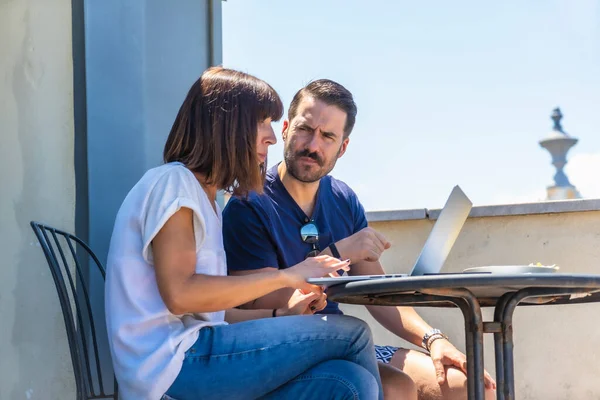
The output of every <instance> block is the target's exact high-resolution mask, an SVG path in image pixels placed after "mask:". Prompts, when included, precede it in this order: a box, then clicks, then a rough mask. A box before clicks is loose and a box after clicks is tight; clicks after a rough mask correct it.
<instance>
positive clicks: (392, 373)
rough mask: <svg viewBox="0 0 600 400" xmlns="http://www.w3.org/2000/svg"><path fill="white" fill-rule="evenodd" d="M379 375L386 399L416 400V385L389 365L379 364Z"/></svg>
mask: <svg viewBox="0 0 600 400" xmlns="http://www.w3.org/2000/svg"><path fill="white" fill-rule="evenodd" d="M379 373H380V375H381V383H382V385H383V395H384V398H386V399H403V400H404V399H407V400H413V399H414V400H416V399H417V385H416V384H415V382H414V381H413V380H412V379H411V378H410V377H409V376H408V375H407V374H405V373H404V372H402V371H400V370H399V369H398V368H395V367H393V366H391V365H389V364H383V363H379Z"/></svg>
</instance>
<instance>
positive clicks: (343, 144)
mask: <svg viewBox="0 0 600 400" xmlns="http://www.w3.org/2000/svg"><path fill="white" fill-rule="evenodd" d="M348 143H350V138H349V137H347V138H346V139H344V140H343V141H342V147H340V153H339V154H338V158H340V157H342V156H343V155H344V153H345V152H346V149H347V148H348Z"/></svg>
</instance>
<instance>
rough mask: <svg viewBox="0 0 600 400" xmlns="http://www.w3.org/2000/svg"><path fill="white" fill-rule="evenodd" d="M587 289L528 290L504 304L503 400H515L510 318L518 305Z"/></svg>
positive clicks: (509, 298)
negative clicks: (533, 299) (540, 298)
mask: <svg viewBox="0 0 600 400" xmlns="http://www.w3.org/2000/svg"><path fill="white" fill-rule="evenodd" d="M587 292H589V289H574V288H567V289H561V288H528V289H522V290H519V291H518V292H514V293H513V294H512V295H511V296H509V297H508V298H507V299H506V301H505V304H504V307H503V308H504V309H503V310H502V313H501V322H502V336H503V338H502V353H503V363H504V368H503V370H504V380H505V382H504V387H503V388H502V389H503V392H504V400H514V399H515V370H514V358H513V354H514V342H513V321H512V317H513V314H514V311H515V309H516V308H517V306H518V305H519V303H520V302H521V301H523V300H525V299H527V298H531V297H548V296H564V295H568V294H575V293H587Z"/></svg>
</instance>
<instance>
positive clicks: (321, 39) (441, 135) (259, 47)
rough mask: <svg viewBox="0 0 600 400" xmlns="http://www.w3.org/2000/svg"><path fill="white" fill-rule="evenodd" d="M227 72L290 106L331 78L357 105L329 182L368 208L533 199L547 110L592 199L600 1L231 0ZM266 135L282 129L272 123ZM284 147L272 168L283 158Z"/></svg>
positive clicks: (574, 178)
mask: <svg viewBox="0 0 600 400" xmlns="http://www.w3.org/2000/svg"><path fill="white" fill-rule="evenodd" d="M223 64H224V65H225V66H227V67H231V68H236V69H240V70H242V71H245V72H249V73H251V74H254V75H256V76H258V77H260V78H262V79H264V80H266V81H267V82H269V83H270V84H271V85H273V87H274V88H275V89H276V90H277V91H278V93H279V94H280V95H281V97H282V99H283V101H284V104H285V105H286V111H287V105H288V104H289V102H290V100H291V98H292V96H293V94H294V93H295V92H296V91H297V90H298V89H299V88H300V87H302V86H303V85H305V84H306V83H308V82H309V81H310V80H313V79H318V78H330V79H333V80H336V81H338V82H340V83H341V84H343V85H344V86H346V87H347V88H348V89H350V90H351V91H352V92H353V94H354V96H355V100H356V102H357V105H358V110H359V111H358V116H357V123H356V126H355V129H354V131H353V133H352V135H351V137H350V139H351V140H350V146H349V148H348V152H347V153H346V154H345V155H344V157H342V159H340V160H339V161H338V163H337V165H336V167H335V169H334V170H333V173H332V174H333V175H334V176H335V177H337V178H339V179H342V180H344V181H345V182H347V183H348V184H349V185H350V186H351V187H353V188H354V190H355V191H356V192H357V193H358V195H359V197H360V199H361V201H362V202H363V204H364V206H365V208H366V209H367V210H382V209H406V208H422V207H428V208H434V207H440V206H442V205H443V204H444V202H445V200H446V198H447V196H448V194H449V192H450V190H451V188H452V187H453V186H454V185H455V184H459V185H460V186H461V187H462V188H463V190H464V191H465V192H466V193H467V194H468V195H469V197H470V198H471V199H472V200H473V202H474V203H475V204H476V205H484V204H498V203H511V202H526V201H536V200H541V199H543V198H544V196H545V187H546V186H547V185H549V184H551V183H552V176H553V175H554V167H552V166H551V164H550V155H549V154H548V153H547V152H546V151H545V150H543V149H542V148H540V147H539V145H538V141H539V140H540V139H542V138H543V137H545V136H546V135H548V134H549V133H550V132H551V127H552V121H551V120H550V114H551V112H552V109H553V108H554V107H556V106H560V107H561V110H562V112H563V114H564V116H565V117H564V119H563V126H564V128H565V130H566V131H567V132H568V133H570V134H571V135H572V136H575V137H578V138H579V143H578V144H577V146H575V147H574V148H573V149H572V150H571V152H570V153H569V160H570V161H569V165H567V174H568V176H569V178H570V180H571V182H572V183H573V184H575V185H576V186H577V188H578V189H579V190H580V192H582V194H583V195H584V196H585V197H600V179H598V178H597V174H598V171H600V0H562V1H559V0H530V1H522V0H521V1H518V0H506V1H503V2H482V1H460V2H448V1H444V0H432V1H429V2H426V3H424V2H416V1H413V2H406V1H375V0H371V1H358V0H301V1H300V0H293V1H292V0H285V1H284V0H227V1H226V2H224V3H223ZM275 130H276V133H277V134H278V135H279V133H280V131H281V123H278V124H275ZM282 154H283V147H282V143H281V141H279V142H278V143H277V145H275V146H273V147H272V148H271V150H270V153H269V164H271V165H272V164H274V163H276V162H278V161H280V160H281V159H282Z"/></svg>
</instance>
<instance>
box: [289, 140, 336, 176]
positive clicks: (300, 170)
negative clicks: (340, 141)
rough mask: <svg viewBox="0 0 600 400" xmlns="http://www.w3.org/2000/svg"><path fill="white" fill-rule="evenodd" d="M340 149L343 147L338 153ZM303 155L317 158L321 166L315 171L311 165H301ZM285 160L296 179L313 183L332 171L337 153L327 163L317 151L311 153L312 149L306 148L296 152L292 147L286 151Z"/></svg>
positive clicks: (290, 172)
mask: <svg viewBox="0 0 600 400" xmlns="http://www.w3.org/2000/svg"><path fill="white" fill-rule="evenodd" d="M340 151H341V147H340V150H338V153H337V154H338V155H339V154H340ZM301 157H308V158H311V159H313V160H315V161H316V163H317V165H318V166H319V168H317V170H316V171H314V170H312V168H311V167H310V166H308V167H301V166H299V165H298V159H299V158H301ZM284 160H285V166H286V167H287V171H288V173H289V174H290V175H291V176H292V177H293V178H294V179H296V180H298V181H300V182H304V183H313V182H317V181H318V180H319V179H321V178H322V177H324V176H325V175H327V174H328V173H330V172H331V170H332V169H333V167H334V166H335V162H336V160H337V155H336V157H334V158H333V161H331V162H329V163H326V162H325V160H323V159H322V158H321V157H319V155H318V154H317V153H311V152H310V151H308V149H304V150H302V151H299V152H297V153H295V154H294V153H293V152H292V151H291V150H290V149H286V150H285V153H284Z"/></svg>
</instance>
